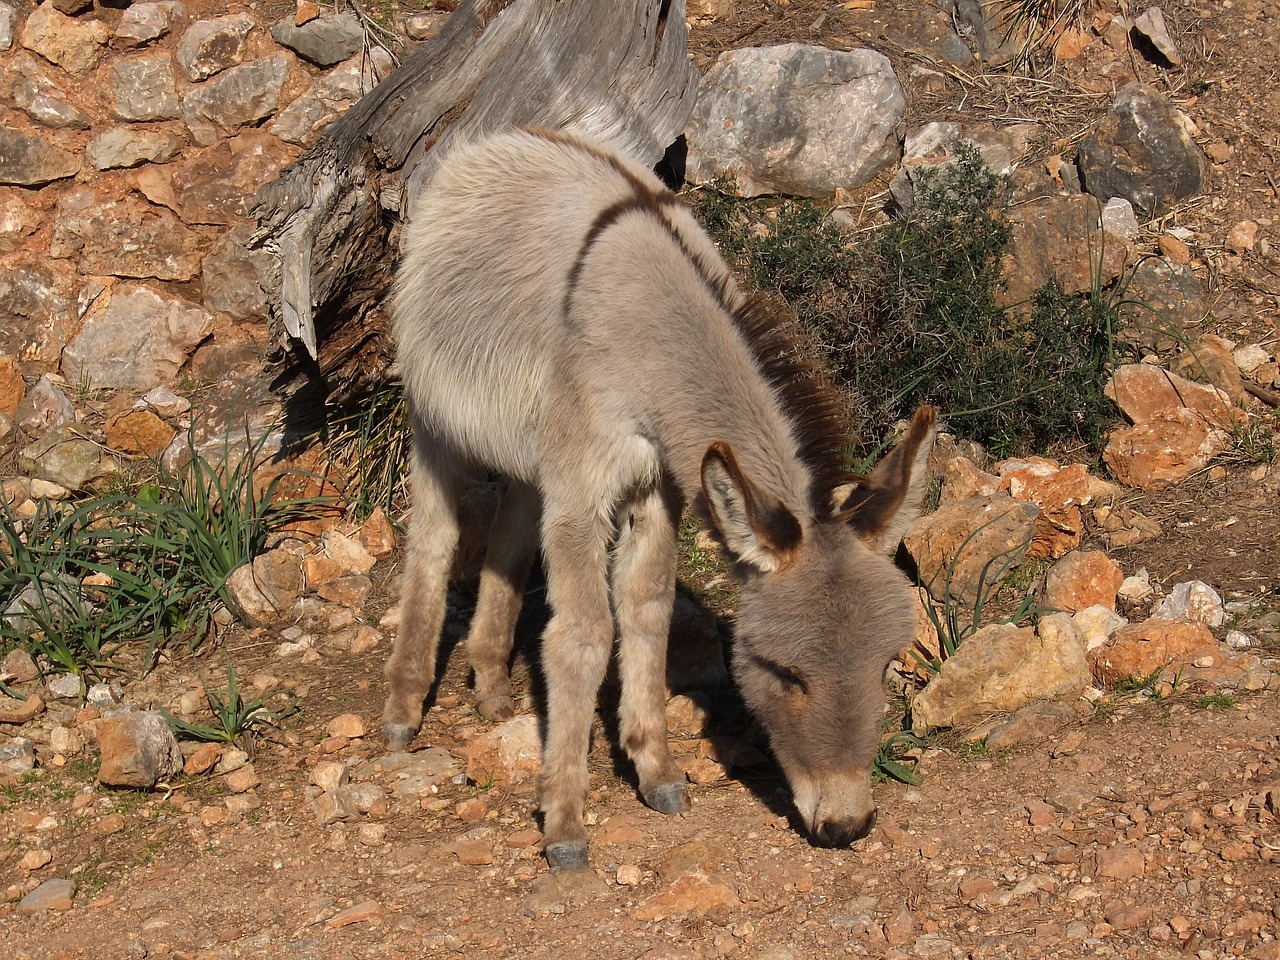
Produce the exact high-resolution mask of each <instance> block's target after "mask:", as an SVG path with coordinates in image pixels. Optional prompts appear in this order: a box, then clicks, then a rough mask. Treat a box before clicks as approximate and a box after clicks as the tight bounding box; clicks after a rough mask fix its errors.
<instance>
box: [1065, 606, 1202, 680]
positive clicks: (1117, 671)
mask: <svg viewBox="0 0 1280 960" xmlns="http://www.w3.org/2000/svg"><path fill="white" fill-rule="evenodd" d="M1213 643H1214V639H1213V634H1212V633H1210V632H1209V628H1208V627H1206V626H1205V625H1204V624H1202V623H1177V622H1174V621H1172V620H1159V619H1150V620H1144V621H1142V622H1141V623H1131V624H1129V625H1128V626H1124V627H1121V628H1120V629H1119V630H1117V631H1116V632H1115V633H1113V634H1112V635H1111V636H1110V637H1109V638H1108V639H1107V641H1106V642H1105V643H1103V644H1100V645H1099V646H1096V647H1094V648H1093V649H1092V650H1090V651H1089V653H1088V657H1089V667H1090V669H1091V670H1092V671H1093V675H1094V676H1095V677H1097V678H1098V679H1099V680H1101V681H1102V682H1103V683H1115V682H1116V681H1118V680H1126V679H1129V678H1131V677H1147V676H1150V675H1151V674H1153V673H1155V672H1156V671H1157V670H1161V669H1163V668H1164V667H1166V666H1168V665H1169V664H1170V663H1172V662H1173V661H1174V660H1177V659H1178V658H1180V657H1184V656H1186V655H1187V654H1189V653H1191V652H1192V651H1193V650H1197V649H1200V648H1202V647H1206V646H1212V644H1213Z"/></svg>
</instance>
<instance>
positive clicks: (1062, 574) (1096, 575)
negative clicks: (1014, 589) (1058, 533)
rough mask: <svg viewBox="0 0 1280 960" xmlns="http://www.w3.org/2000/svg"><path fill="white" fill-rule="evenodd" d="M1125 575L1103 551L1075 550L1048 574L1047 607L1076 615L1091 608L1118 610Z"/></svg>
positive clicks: (1046, 581)
mask: <svg viewBox="0 0 1280 960" xmlns="http://www.w3.org/2000/svg"><path fill="white" fill-rule="evenodd" d="M1122 583H1124V573H1123V572H1122V571H1121V570H1120V568H1119V567H1118V566H1116V564H1115V562H1114V561H1113V560H1112V559H1111V558H1110V557H1108V556H1107V555H1106V554H1105V553H1102V552H1101V551H1099V550H1072V551H1071V552H1070V553H1068V554H1067V555H1066V556H1065V557H1063V558H1062V559H1061V560H1059V561H1058V562H1057V563H1055V564H1054V565H1053V566H1052V567H1051V568H1050V569H1049V572H1048V573H1047V574H1046V575H1045V582H1044V605H1045V606H1046V607H1051V608H1052V609H1054V610H1066V611H1068V612H1071V613H1074V612H1076V611H1077V610H1084V609H1087V608H1088V607H1093V606H1103V607H1106V608H1108V609H1110V610H1115V606H1116V591H1117V590H1119V589H1120V584H1122Z"/></svg>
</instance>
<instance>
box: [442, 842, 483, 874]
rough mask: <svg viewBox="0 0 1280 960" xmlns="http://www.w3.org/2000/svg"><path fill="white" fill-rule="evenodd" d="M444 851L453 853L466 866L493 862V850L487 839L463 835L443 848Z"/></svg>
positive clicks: (478, 865)
mask: <svg viewBox="0 0 1280 960" xmlns="http://www.w3.org/2000/svg"><path fill="white" fill-rule="evenodd" d="M444 850H445V853H447V854H453V856H455V857H457V858H458V862H459V863H461V864H464V865H465V866H468V867H483V866H486V865H488V864H490V863H493V850H491V849H490V848H489V844H488V842H487V841H484V840H480V839H473V838H469V837H463V838H462V839H460V840H455V841H454V842H453V843H451V844H449V845H448V846H447V847H445V848H444Z"/></svg>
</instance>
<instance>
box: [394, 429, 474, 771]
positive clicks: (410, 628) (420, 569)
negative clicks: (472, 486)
mask: <svg viewBox="0 0 1280 960" xmlns="http://www.w3.org/2000/svg"><path fill="white" fill-rule="evenodd" d="M413 453H414V464H413V475H412V478H411V487H410V493H411V497H412V503H413V520H412V522H411V524H410V527H409V546H408V550H407V556H406V558H405V567H404V575H403V577H402V579H401V588H400V611H401V612H400V629H399V630H398V632H397V634H396V640H395V645H394V646H393V647H392V649H391V658H390V659H389V660H388V661H387V684H388V691H387V703H386V707H385V708H384V709H383V713H382V732H383V738H384V740H385V742H386V747H387V749H388V750H403V749H405V748H406V747H407V746H409V742H410V741H411V740H413V738H414V736H415V735H416V734H417V732H418V727H419V726H420V725H421V724H422V701H423V700H424V699H426V696H427V693H428V692H429V691H430V689H431V684H432V683H433V682H434V680H435V675H436V651H437V650H438V649H439V646H440V628H441V627H442V626H443V625H444V614H445V591H446V589H447V588H448V584H449V569H450V567H451V566H452V564H453V554H454V551H455V550H456V549H457V546H458V491H459V488H460V485H461V483H460V471H459V469H458V463H457V460H456V457H455V456H454V455H453V454H452V453H451V452H450V451H449V450H448V449H447V448H446V447H445V446H444V445H443V444H442V443H439V442H438V441H436V440H435V439H434V438H432V437H431V436H429V435H428V434H427V433H426V431H425V430H423V429H422V427H421V425H420V424H418V423H417V422H416V421H415V423H414V449H413Z"/></svg>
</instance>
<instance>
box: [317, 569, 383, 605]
mask: <svg viewBox="0 0 1280 960" xmlns="http://www.w3.org/2000/svg"><path fill="white" fill-rule="evenodd" d="M372 592H373V581H372V580H370V579H369V578H368V577H366V576H364V575H363V574H359V573H357V574H352V575H351V576H349V577H338V579H336V580H333V581H331V582H329V583H326V584H325V585H324V586H322V587H321V588H320V589H319V590H317V591H316V593H317V594H318V595H319V596H320V597H321V598H323V599H325V600H328V601H329V602H330V603H336V604H337V605H338V606H340V607H346V608H348V609H355V608H357V607H359V606H360V605H361V604H362V603H364V601H365V599H366V598H367V597H368V596H369V594H370V593H372Z"/></svg>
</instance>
